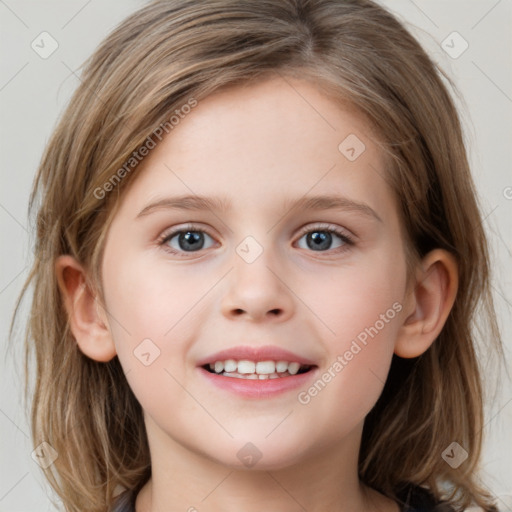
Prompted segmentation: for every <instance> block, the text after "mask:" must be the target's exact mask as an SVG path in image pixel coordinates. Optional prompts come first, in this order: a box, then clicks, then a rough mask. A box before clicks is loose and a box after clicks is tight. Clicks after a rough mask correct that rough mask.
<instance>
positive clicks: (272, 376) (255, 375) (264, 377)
mask: <svg viewBox="0 0 512 512" xmlns="http://www.w3.org/2000/svg"><path fill="white" fill-rule="evenodd" d="M216 375H222V376H223V377H234V378H235V379H250V380H268V379H280V378H282V377H289V376H290V375H291V374H290V373H289V372H288V371H286V372H283V373H279V374H278V373H271V374H270V375H268V374H267V375H264V374H258V373H237V372H222V373H217V374H216Z"/></svg>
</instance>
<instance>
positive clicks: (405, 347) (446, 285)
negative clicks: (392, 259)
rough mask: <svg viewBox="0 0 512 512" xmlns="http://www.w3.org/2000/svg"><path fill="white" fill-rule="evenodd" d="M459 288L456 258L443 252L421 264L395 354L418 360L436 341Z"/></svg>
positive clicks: (440, 250) (438, 252)
mask: <svg viewBox="0 0 512 512" xmlns="http://www.w3.org/2000/svg"><path fill="white" fill-rule="evenodd" d="M457 287H458V269H457V262H456V260H455V257H454V256H453V255H452V254H451V253H449V252H448V251H445V250H443V249H435V250H433V251H431V252H429V253H428V254H427V255H426V256H425V257H424V258H423V259H422V261H421V268H419V269H418V272H417V276H416V283H415V285H414V287H413V289H412V290H411V292H410V295H409V298H408V300H407V304H406V307H405V308H404V311H406V312H407V315H406V317H405V319H404V322H403V324H402V326H401V327H400V331H399V333H398V337H397V340H396V343H395V354H396V355H397V356H400V357H404V358H411V357H418V356H420V355H421V354H423V353H424V352H425V351H426V350H427V349H428V348H429V347H430V346H431V345H432V343H433V342H434V341H435V340H436V338H437V337H438V336H439V333H440V332H441V330H442V328H443V326H444V324H445V322H446V319H447V318H448V315H449V313H450V311H451V309H452V307H453V304H454V302H455V297H456V295H457Z"/></svg>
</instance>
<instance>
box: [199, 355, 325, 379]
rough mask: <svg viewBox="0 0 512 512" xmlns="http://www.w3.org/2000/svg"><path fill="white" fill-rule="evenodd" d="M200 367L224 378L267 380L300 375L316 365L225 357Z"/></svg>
mask: <svg viewBox="0 0 512 512" xmlns="http://www.w3.org/2000/svg"><path fill="white" fill-rule="evenodd" d="M201 368H203V369H204V370H206V371H207V372H209V373H212V374H215V375H219V376H222V377H226V378H232V379H247V380H269V379H284V378H289V377H293V376H295V375H302V374H304V373H308V372H310V371H311V370H313V369H314V368H316V365H309V364H300V363H298V362H296V361H284V360H278V361H274V360H265V361H251V360H249V359H241V360H235V359H226V360H218V361H215V362H211V363H206V364H204V365H202V366H201Z"/></svg>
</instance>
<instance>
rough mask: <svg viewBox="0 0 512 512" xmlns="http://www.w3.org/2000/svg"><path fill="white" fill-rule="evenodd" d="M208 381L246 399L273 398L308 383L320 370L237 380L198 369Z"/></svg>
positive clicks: (313, 369)
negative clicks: (271, 377) (284, 375)
mask: <svg viewBox="0 0 512 512" xmlns="http://www.w3.org/2000/svg"><path fill="white" fill-rule="evenodd" d="M198 369H199V371H200V372H201V374H202V375H204V376H205V378H207V379H208V381H209V382H210V383H211V384H213V385H214V386H217V387H219V388H221V389H225V390H227V391H230V392H232V393H236V394H237V395H240V396H242V397H244V398H260V399H262V398H271V397H273V396H276V395H279V394H281V393H285V392H286V391H291V390H292V389H296V388H298V387H300V386H303V385H304V384H306V383H307V381H309V380H310V379H311V378H312V377H313V376H314V375H315V374H316V373H317V370H318V368H316V367H315V368H312V369H311V370H309V371H308V372H306V373H301V374H297V375H291V376H289V377H279V378H277V379H265V380H259V379H237V378H236V377H222V376H221V375H219V374H217V373H210V372H209V371H208V370H205V369H204V368H202V367H199V368H198Z"/></svg>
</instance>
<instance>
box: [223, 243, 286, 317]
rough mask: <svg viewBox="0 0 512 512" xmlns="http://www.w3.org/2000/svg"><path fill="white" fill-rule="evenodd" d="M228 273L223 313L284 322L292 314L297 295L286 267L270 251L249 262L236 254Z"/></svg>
mask: <svg viewBox="0 0 512 512" xmlns="http://www.w3.org/2000/svg"><path fill="white" fill-rule="evenodd" d="M232 261H233V266H234V268H233V270H232V271H231V272H229V274H228V275H227V276H226V279H227V285H226V291H225V293H224V297H223V299H222V314H223V315H224V316H225V317H228V318H229V319H230V320H235V319H240V320H244V321H253V322H262V321H267V319H268V321H274V322H283V321H286V320H287V319H289V318H290V317H291V316H292V315H293V311H294V298H293V297H294V294H293V292H292V291H291V289H290V287H289V284H288V279H287V275H286V273H285V271H284V270H283V266H282V265H280V264H278V262H277V260H276V258H275V257H274V254H273V253H272V252H271V251H270V250H267V249H265V250H263V252H262V254H260V256H259V257H258V258H257V259H256V260H255V261H253V262H251V263H249V262H247V261H246V260H244V259H243V258H242V257H241V256H239V254H237V253H235V254H234V257H233V259H232Z"/></svg>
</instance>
